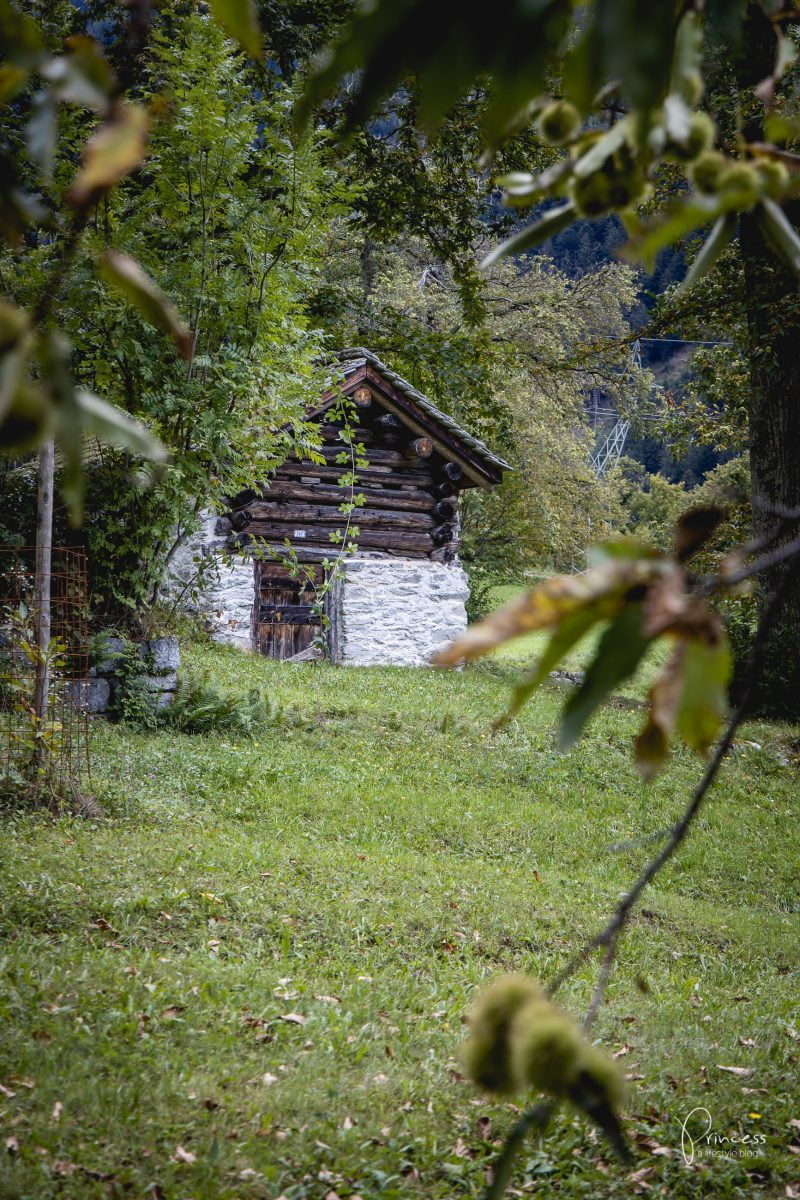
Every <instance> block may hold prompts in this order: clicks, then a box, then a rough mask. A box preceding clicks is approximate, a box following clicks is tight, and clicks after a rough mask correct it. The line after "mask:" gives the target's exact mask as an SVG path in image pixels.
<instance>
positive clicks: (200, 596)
mask: <svg viewBox="0 0 800 1200" xmlns="http://www.w3.org/2000/svg"><path fill="white" fill-rule="evenodd" d="M229 533H230V523H229V522H227V521H226V519H225V518H224V517H221V518H220V517H215V516H214V515H213V514H212V513H205V514H203V524H202V526H201V527H200V529H199V530H198V532H197V533H196V534H195V535H194V537H192V538H190V539H189V541H187V542H186V543H185V544H184V545H183V546H181V548H180V550H179V551H178V552H177V554H176V555H175V557H174V558H173V561H172V564H171V567H170V578H169V582H168V585H167V588H166V589H165V590H166V592H167V594H168V595H171V596H174V595H175V594H176V593H178V592H181V591H183V590H184V589H185V595H184V600H183V604H184V607H185V608H186V609H187V610H188V611H189V612H193V613H196V614H197V615H198V616H199V617H200V618H201V619H202V621H203V623H204V625H205V626H206V628H207V629H208V632H209V634H210V635H211V637H212V638H213V639H214V641H215V642H220V643H222V645H226V646H238V647H239V649H241V650H252V649H253V648H254V645H255V636H254V623H253V622H254V615H253V608H254V603H255V571H254V566H253V561H252V559H250V558H247V557H244V556H241V555H237V556H234V558H233V559H232V561H231V563H230V565H228V564H227V563H225V562H223V561H222V558H221V557H220V556H219V555H220V552H221V551H223V550H224V549H225V546H226V542H227V538H228V536H229ZM198 568H200V569H201V570H200V574H199V575H198ZM187 585H188V586H187Z"/></svg>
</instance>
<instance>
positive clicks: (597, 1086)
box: [578, 1046, 625, 1109]
mask: <svg viewBox="0 0 800 1200" xmlns="http://www.w3.org/2000/svg"><path fill="white" fill-rule="evenodd" d="M578 1074H579V1075H582V1076H584V1077H585V1078H586V1079H588V1080H589V1081H590V1082H591V1085H592V1087H593V1090H595V1091H596V1092H597V1094H598V1095H601V1096H602V1097H603V1098H604V1099H605V1100H606V1101H607V1103H608V1104H609V1106H610V1107H611V1108H612V1109H616V1108H618V1107H619V1105H620V1104H621V1103H622V1101H623V1099H624V1098H625V1076H624V1075H623V1073H622V1071H621V1070H620V1068H619V1066H618V1065H617V1063H615V1062H614V1060H613V1058H609V1056H608V1055H607V1054H606V1053H605V1052H604V1051H603V1050H600V1049H599V1048H598V1047H597V1046H585V1047H584V1051H583V1054H582V1055H581V1060H580V1063H579V1065H578Z"/></svg>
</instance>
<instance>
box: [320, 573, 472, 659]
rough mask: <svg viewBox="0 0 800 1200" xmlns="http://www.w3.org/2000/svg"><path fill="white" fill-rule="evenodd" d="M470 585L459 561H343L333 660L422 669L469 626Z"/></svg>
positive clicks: (337, 600) (338, 592)
mask: <svg viewBox="0 0 800 1200" xmlns="http://www.w3.org/2000/svg"><path fill="white" fill-rule="evenodd" d="M468 597H469V584H468V582H467V576H466V573H465V571H464V568H463V567H462V566H461V564H460V563H459V562H457V561H456V562H453V563H437V562H430V561H428V560H427V559H420V558H367V557H358V556H357V557H355V558H351V559H347V560H346V562H345V563H344V565H343V578H342V579H341V582H340V584H339V585H338V586H337V597H336V613H335V617H334V630H335V634H336V640H337V644H338V654H336V656H335V657H336V661H338V662H340V663H345V664H352V665H354V666H364V667H367V666H376V667H378V666H396V667H422V666H427V665H428V664H429V663H430V660H431V657H432V656H433V655H434V654H435V653H436V651H437V650H441V649H443V648H444V646H446V645H447V643H448V642H450V641H452V640H453V638H455V637H458V635H459V634H461V633H463V632H464V630H465V629H466V627H467V613H466V608H465V603H466V600H467V598H468Z"/></svg>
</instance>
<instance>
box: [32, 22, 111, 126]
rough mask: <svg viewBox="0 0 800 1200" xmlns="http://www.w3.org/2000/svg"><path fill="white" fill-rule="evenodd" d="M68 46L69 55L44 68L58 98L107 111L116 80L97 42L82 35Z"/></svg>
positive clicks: (72, 40) (68, 42) (43, 70)
mask: <svg viewBox="0 0 800 1200" xmlns="http://www.w3.org/2000/svg"><path fill="white" fill-rule="evenodd" d="M65 46H66V49H67V51H68V53H66V54H64V55H62V56H61V57H59V58H51V59H50V60H49V61H48V62H47V63H45V65H44V66H43V67H42V74H43V75H44V76H45V78H46V79H49V81H50V83H51V85H52V89H53V94H54V96H55V97H56V99H58V100H61V101H63V102H65V103H67V104H78V105H80V106H81V107H83V108H91V109H95V110H96V111H97V112H106V111H107V109H108V106H109V98H110V95H111V91H112V88H113V83H114V80H113V76H112V74H111V69H110V67H109V65H108V63H107V62H106V60H105V59H104V58H103V55H102V53H101V51H100V47H99V46H98V45H97V42H96V41H95V40H94V38H89V37H83V36H80V35H78V36H75V37H71V38H67V40H66V43H65Z"/></svg>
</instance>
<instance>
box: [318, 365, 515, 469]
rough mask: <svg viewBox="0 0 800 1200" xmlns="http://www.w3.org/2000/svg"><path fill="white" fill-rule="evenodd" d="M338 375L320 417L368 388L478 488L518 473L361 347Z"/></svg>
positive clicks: (339, 366)
mask: <svg viewBox="0 0 800 1200" xmlns="http://www.w3.org/2000/svg"><path fill="white" fill-rule="evenodd" d="M334 371H335V372H338V374H339V384H338V387H332V388H331V390H330V391H329V392H328V393H326V395H325V396H324V397H323V401H322V404H321V405H320V409H319V411H320V412H322V411H324V410H325V408H327V407H328V406H329V405H330V404H333V403H334V402H335V400H336V397H337V396H339V395H341V394H344V395H348V394H349V393H351V392H353V391H355V389H356V388H357V387H358V386H359V385H360V384H362V383H366V384H367V385H369V386H370V387H371V388H372V390H373V391H374V392H377V394H378V399H379V401H380V403H381V404H383V405H384V407H386V409H387V410H388V411H390V412H393V413H395V415H396V416H398V417H399V418H400V420H402V421H403V422H404V423H405V424H406V425H407V426H408V427H409V428H410V429H413V430H414V431H415V432H417V433H419V434H422V435H424V436H427V437H430V438H431V439H432V440H433V442H434V444H435V445H436V448H437V450H439V451H440V453H442V454H443V455H444V456H445V457H447V458H452V459H453V460H454V461H458V462H460V463H461V465H462V466H463V468H464V470H465V471H466V473H467V474H468V476H469V477H470V479H471V482H472V483H473V484H475V483H477V484H478V485H479V486H481V487H491V486H492V485H494V484H497V483H500V482H501V480H502V478H503V473H504V472H505V471H510V470H512V467H511V465H510V464H509V463H507V462H506V461H505V459H502V458H500V457H499V455H497V454H495V453H494V452H493V451H492V450H490V449H489V447H488V446H487V445H486V444H485V443H484V442H482V441H480V439H479V438H476V437H475V436H474V435H473V434H471V433H470V432H469V431H468V430H466V429H464V427H463V426H462V425H460V424H459V423H458V421H456V420H454V419H453V417H451V416H449V415H448V414H447V413H444V412H442V410H441V409H440V408H439V407H438V406H437V405H435V404H434V403H433V401H432V400H431V399H429V398H428V397H427V396H425V395H423V393H422V392H420V391H418V390H417V388H415V387H414V386H413V384H411V383H409V382H408V380H407V379H403V377H402V375H398V373H397V372H396V371H393V370H392V369H391V367H388V366H387V365H386V363H384V362H382V361H381V359H380V358H378V356H377V354H374V353H373V352H372V351H371V350H366V349H365V348H364V347H363V346H357V347H354V348H351V349H348V350H342V351H340V353H339V354H338V355H337V359H336V365H335V368H334Z"/></svg>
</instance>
